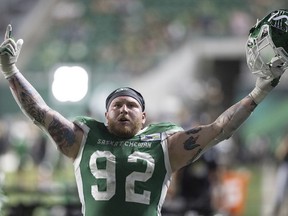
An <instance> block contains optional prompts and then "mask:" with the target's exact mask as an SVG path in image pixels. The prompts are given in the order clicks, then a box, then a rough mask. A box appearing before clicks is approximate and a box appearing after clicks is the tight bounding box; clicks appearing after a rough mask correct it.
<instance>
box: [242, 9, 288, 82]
mask: <svg viewBox="0 0 288 216" xmlns="http://www.w3.org/2000/svg"><path fill="white" fill-rule="evenodd" d="M287 15H288V13H287V12H286V11H283V10H281V11H280V10H279V11H276V12H273V13H271V14H269V15H268V16H266V17H265V18H264V19H262V20H261V21H260V22H259V21H257V23H256V25H255V26H254V27H253V28H252V29H251V30H250V33H249V37H248V41H247V44H246V58H247V65H248V67H249V69H250V70H251V72H252V73H253V74H255V75H256V76H260V77H266V78H269V77H279V76H281V74H282V73H283V72H282V73H281V74H279V72H280V71H281V70H271V67H274V68H275V67H276V68H278V69H282V71H284V70H285V69H286V68H287V67H288V54H287V52H286V50H287V49H288V16H287ZM285 49H286V50H285Z"/></svg>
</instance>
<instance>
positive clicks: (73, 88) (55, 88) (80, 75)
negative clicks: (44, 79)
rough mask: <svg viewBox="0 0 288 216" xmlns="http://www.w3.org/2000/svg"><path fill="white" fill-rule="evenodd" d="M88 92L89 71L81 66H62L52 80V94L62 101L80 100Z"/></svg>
mask: <svg viewBox="0 0 288 216" xmlns="http://www.w3.org/2000/svg"><path fill="white" fill-rule="evenodd" d="M87 92H88V73H87V71H86V70H85V69H84V68H82V67H80V66H60V67H58V68H57V69H56V70H55V72H54V74H53V80H52V94H53V96H54V97H55V98H56V100H58V101H60V102H78V101H80V100H82V99H83V98H84V97H85V96H86V94H87Z"/></svg>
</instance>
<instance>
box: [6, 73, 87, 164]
mask: <svg viewBox="0 0 288 216" xmlns="http://www.w3.org/2000/svg"><path fill="white" fill-rule="evenodd" d="M8 81H9V87H10V89H11V91H12V94H13V96H14V98H15V100H16V102H17V104H18V105H19V107H20V108H21V110H22V111H23V113H24V114H26V116H28V117H29V118H30V119H31V120H32V121H33V122H34V123H35V124H36V125H37V126H39V127H40V128H41V129H42V130H44V131H45V132H47V133H48V135H50V137H51V138H52V139H53V141H54V142H55V143H56V145H57V147H58V149H59V151H60V152H62V153H63V154H64V155H66V156H68V157H70V158H72V159H75V158H76V156H77V154H78V151H79V147H80V142H81V139H82V136H83V132H82V130H81V129H80V128H79V127H77V126H76V125H75V124H73V123H72V122H71V121H69V120H67V119H66V118H64V117H63V116H62V115H61V114H59V113H58V112H56V111H54V110H52V109H51V108H50V107H48V106H47V104H46V103H45V102H44V100H43V99H42V97H41V96H40V95H39V93H38V92H37V91H36V90H35V88H34V87H33V86H32V85H31V84H30V83H29V82H28V81H27V80H26V79H25V78H24V76H23V75H22V74H21V73H19V72H18V73H16V74H14V75H13V76H11V77H9V78H8Z"/></svg>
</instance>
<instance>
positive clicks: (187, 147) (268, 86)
mask: <svg viewBox="0 0 288 216" xmlns="http://www.w3.org/2000/svg"><path fill="white" fill-rule="evenodd" d="M278 82H279V77H278V78H275V79H274V78H268V79H264V78H257V81H256V86H255V88H254V89H253V91H252V92H251V93H250V94H249V95H248V96H246V97H245V98H243V99H242V100H241V101H239V102H238V103H236V104H234V105H233V106H231V107H230V108H228V109H227V110H226V111H224V112H223V113H222V114H221V115H220V116H219V117H218V118H217V119H216V120H215V121H214V122H213V123H211V124H209V125H200V126H198V127H195V128H192V129H190V130H187V131H184V132H178V133H175V134H173V135H172V136H171V137H169V138H168V148H169V156H170V164H171V167H172V170H173V171H176V170H178V169H180V168H181V167H183V166H185V165H188V164H190V163H192V162H193V161H195V160H196V159H198V158H199V156H200V155H201V154H202V153H204V152H205V151H206V150H207V149H209V148H210V147H212V146H214V145H216V144H217V143H219V142H221V141H223V140H225V139H228V138H230V137H231V136H232V134H233V133H234V132H235V131H236V130H237V129H238V128H239V127H240V126H241V125H242V124H243V122H245V120H246V119H247V118H248V117H249V116H250V114H251V113H252V112H253V111H254V109H255V108H256V107H257V104H259V103H260V102H261V101H262V100H263V99H264V98H265V97H266V95H267V94H268V93H269V92H270V91H271V90H272V89H273V88H274V87H275V86H276V85H277V84H278Z"/></svg>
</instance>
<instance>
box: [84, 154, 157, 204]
mask: <svg viewBox="0 0 288 216" xmlns="http://www.w3.org/2000/svg"><path fill="white" fill-rule="evenodd" d="M100 158H101V159H105V161H106V168H105V169H100V168H99V167H98V166H97V163H96V161H97V159H100ZM139 160H144V161H145V162H146V164H147V167H146V170H145V172H132V173H130V174H129V175H128V176H127V177H126V183H125V192H126V198H125V200H126V201H127V202H136V203H142V204H147V205H149V204H150V195H151V192H150V191H147V190H144V191H143V193H142V194H139V193H135V182H136V181H138V182H139V181H140V182H146V181H147V180H148V179H150V178H151V177H152V175H153V172H154V164H155V163H154V159H153V157H152V156H151V155H150V154H148V153H144V152H138V151H135V152H133V153H132V154H131V155H129V156H128V160H127V161H128V162H129V163H137V162H139ZM141 163H142V162H141ZM89 166H90V170H91V173H92V174H93V176H94V177H95V178H96V179H102V180H105V181H106V188H105V190H103V189H102V190H99V187H98V185H93V186H92V187H91V193H92V196H93V197H94V199H95V200H109V199H111V198H112V197H113V196H114V195H115V192H116V174H115V173H116V156H115V155H113V154H112V153H111V152H110V151H96V152H94V153H93V154H92V155H91V157H90V162H89Z"/></svg>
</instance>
